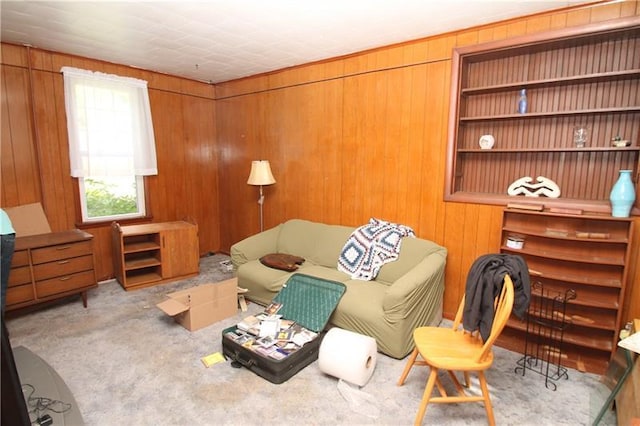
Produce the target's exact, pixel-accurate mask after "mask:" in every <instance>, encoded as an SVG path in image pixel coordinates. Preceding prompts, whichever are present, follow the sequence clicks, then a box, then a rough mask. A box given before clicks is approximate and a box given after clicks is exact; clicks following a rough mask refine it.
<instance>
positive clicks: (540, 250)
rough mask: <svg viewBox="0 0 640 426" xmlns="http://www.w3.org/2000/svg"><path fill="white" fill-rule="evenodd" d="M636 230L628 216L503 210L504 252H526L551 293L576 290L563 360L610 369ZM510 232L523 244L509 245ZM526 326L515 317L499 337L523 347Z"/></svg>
mask: <svg viewBox="0 0 640 426" xmlns="http://www.w3.org/2000/svg"><path fill="white" fill-rule="evenodd" d="M632 235H633V220H631V219H628V218H624V219H620V218H613V217H609V216H605V215H602V216H599V215H564V214H555V213H549V212H529V211H522V210H515V209H506V210H505V211H504V215H503V224H502V246H501V252H502V253H509V254H518V255H521V256H522V257H524V259H525V260H526V262H527V265H528V267H529V270H530V273H531V281H532V283H534V282H540V283H541V284H542V285H543V287H544V289H545V292H549V297H552V296H553V295H554V294H565V293H566V291H567V290H574V291H575V295H576V297H575V299H572V300H569V301H568V302H567V305H566V312H565V313H564V317H565V318H564V319H566V321H567V322H568V323H569V325H568V327H567V328H566V329H565V331H564V336H563V340H564V341H563V342H556V343H557V346H558V347H560V349H561V350H562V353H563V356H562V364H563V365H565V366H568V367H572V368H577V369H579V370H582V371H585V370H586V371H590V372H594V373H600V374H602V373H603V372H604V371H605V370H606V368H607V365H608V362H609V360H610V358H611V357H612V355H613V353H614V351H615V349H616V343H617V339H618V332H619V330H620V328H621V324H620V323H621V310H622V307H623V301H624V296H625V288H626V282H627V274H628V268H627V266H628V264H629V262H630V247H631V236H632ZM509 237H517V239H521V240H522V241H523V245H522V248H519V249H518V248H512V247H510V246H513V244H509V245H507V239H508V238H509ZM525 332H526V324H525V322H523V321H520V320H518V319H516V318H512V319H510V320H509V322H508V324H507V326H506V327H505V330H504V331H503V334H502V336H501V338H500V343H501V344H502V345H503V346H505V347H508V348H509V349H512V350H516V351H520V352H522V351H523V349H524V335H525Z"/></svg>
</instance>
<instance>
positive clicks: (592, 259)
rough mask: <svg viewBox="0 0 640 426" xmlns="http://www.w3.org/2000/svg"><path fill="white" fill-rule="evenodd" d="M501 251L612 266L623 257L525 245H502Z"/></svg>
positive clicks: (622, 260) (619, 264) (621, 260)
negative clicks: (588, 254)
mask: <svg viewBox="0 0 640 426" xmlns="http://www.w3.org/2000/svg"><path fill="white" fill-rule="evenodd" d="M500 249H502V250H503V251H508V252H510V253H513V254H522V253H524V254H528V255H530V256H536V257H545V258H548V259H562V260H563V261H566V262H576V263H589V264H597V265H613V266H624V264H625V262H624V255H622V256H623V257H617V258H616V257H603V256H580V255H575V254H571V253H566V252H560V251H553V250H536V249H535V248H534V249H533V250H530V249H528V248H527V246H526V244H525V247H523V248H521V249H513V248H511V247H507V246H502V247H500Z"/></svg>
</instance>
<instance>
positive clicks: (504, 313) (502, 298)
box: [453, 274, 514, 361]
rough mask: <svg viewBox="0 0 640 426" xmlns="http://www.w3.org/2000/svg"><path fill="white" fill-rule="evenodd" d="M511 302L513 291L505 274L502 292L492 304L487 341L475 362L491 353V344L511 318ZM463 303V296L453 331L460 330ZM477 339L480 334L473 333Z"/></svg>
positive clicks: (509, 278) (511, 284) (511, 283)
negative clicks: (489, 331) (492, 313)
mask: <svg viewBox="0 0 640 426" xmlns="http://www.w3.org/2000/svg"><path fill="white" fill-rule="evenodd" d="M513 300H514V289H513V281H511V277H510V276H509V275H508V274H507V275H505V276H504V282H503V285H502V291H501V292H500V294H499V295H498V297H496V299H495V302H494V315H493V323H492V325H491V334H490V335H489V337H488V338H487V340H486V341H485V342H484V343H483V345H482V351H481V352H480V354H479V355H478V358H477V361H482V360H483V359H484V358H485V357H486V356H487V355H488V354H489V352H490V351H491V347H492V346H493V343H494V342H495V341H496V339H497V338H498V336H500V333H502V330H503V329H504V326H505V325H506V324H507V320H508V319H509V317H510V316H511V310H512V309H513ZM464 302H465V295H463V296H462V300H461V301H460V306H458V312H457V313H456V317H455V319H454V320H453V329H454V330H457V329H459V328H460V325H461V324H462V313H463V311H464ZM474 333H475V335H476V338H477V339H480V333H479V332H477V331H475V332H474Z"/></svg>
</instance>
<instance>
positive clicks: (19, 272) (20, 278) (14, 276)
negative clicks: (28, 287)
mask: <svg viewBox="0 0 640 426" xmlns="http://www.w3.org/2000/svg"><path fill="white" fill-rule="evenodd" d="M27 283H28V284H31V269H30V268H29V266H28V265H27V266H21V267H19V268H11V272H9V287H14V286H17V285H22V284H27Z"/></svg>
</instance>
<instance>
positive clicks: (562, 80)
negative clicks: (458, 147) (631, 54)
mask: <svg viewBox="0 0 640 426" xmlns="http://www.w3.org/2000/svg"><path fill="white" fill-rule="evenodd" d="M638 77H640V69H631V70H622V71H609V72H601V73H593V74H584V75H574V76H569V77H559V78H549V79H543V80H530V81H515V82H513V83H505V84H496V85H491V86H482V87H480V86H479V87H466V88H463V89H462V90H461V93H462V94H463V95H480V94H485V93H492V92H500V91H510V90H516V89H534V88H538V87H548V86H560V85H567V84H581V83H587V82H594V83H596V82H601V81H612V80H627V79H633V78H638Z"/></svg>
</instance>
